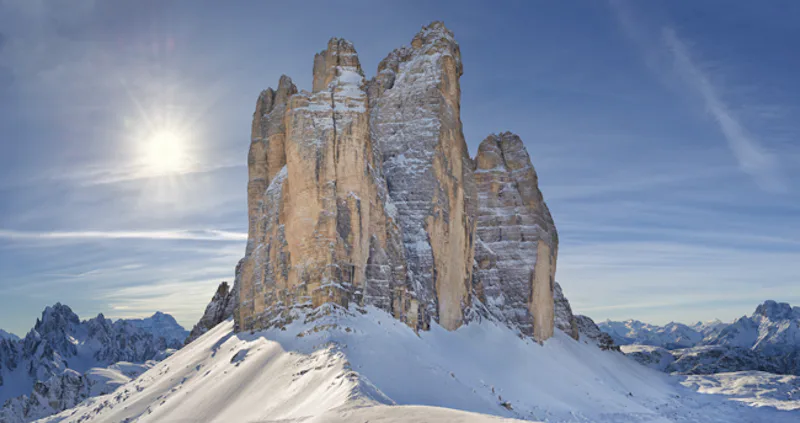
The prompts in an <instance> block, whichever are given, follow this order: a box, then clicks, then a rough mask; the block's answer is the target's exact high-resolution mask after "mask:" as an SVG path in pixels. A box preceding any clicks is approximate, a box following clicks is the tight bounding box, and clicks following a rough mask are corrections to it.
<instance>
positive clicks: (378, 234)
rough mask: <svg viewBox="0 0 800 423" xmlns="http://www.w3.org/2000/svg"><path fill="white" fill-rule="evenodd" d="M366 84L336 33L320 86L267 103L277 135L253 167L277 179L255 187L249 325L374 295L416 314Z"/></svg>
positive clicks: (245, 302) (247, 262)
mask: <svg viewBox="0 0 800 423" xmlns="http://www.w3.org/2000/svg"><path fill="white" fill-rule="evenodd" d="M285 80H288V78H281V84H280V85H279V87H281V88H279V89H278V91H277V93H278V94H280V93H282V92H291V91H293V89H292V88H293V86H291V87H289V88H285V89H282V87H283V86H284V85H287V86H288V84H284V81H285ZM365 85H366V81H365V80H364V77H363V72H362V70H361V66H360V64H359V61H358V56H357V54H356V51H355V48H354V47H353V45H352V44H351V43H350V42H349V41H346V40H340V39H336V38H334V39H331V41H330V42H329V43H328V49H326V50H324V51H322V52H321V53H319V54H318V55H317V57H316V59H315V61H314V92H310V93H309V92H305V91H304V92H300V93H297V94H295V95H292V96H291V97H289V98H288V99H287V100H288V101H287V102H286V104H285V106H283V103H282V102H281V101H279V100H282V101H283V100H284V99H283V97H281V96H279V95H277V94H276V96H275V98H276V100H275V101H274V102H273V103H272V104H270V103H268V102H267V103H265V104H270V105H272V107H273V109H272V111H271V112H270V114H269V115H267V116H263V115H262V116H259V115H258V110H257V115H256V116H255V117H254V120H258V121H259V122H260V123H262V126H260V127H259V128H258V129H259V130H260V133H261V134H275V135H272V137H271V138H269V140H270V141H269V143H268V146H267V147H264V146H263V144H264V142H263V141H261V142H256V141H254V142H253V143H252V144H251V152H250V155H251V160H250V162H249V165H250V168H251V172H250V174H251V175H257V176H259V177H261V175H266V178H263V179H264V180H265V181H266V182H268V183H267V184H265V185H266V186H265V189H262V190H260V191H254V192H251V193H250V194H251V216H250V219H251V224H252V225H253V227H254V229H253V230H252V231H251V232H252V235H251V236H250V237H249V239H248V247H247V252H246V255H245V258H244V260H243V261H242V264H241V271H240V272H239V275H238V276H237V278H238V283H240V284H241V288H240V306H239V311H238V313H237V314H238V315H237V322H238V325H239V327H240V329H244V330H247V329H253V328H260V327H265V326H268V325H270V324H274V323H275V322H283V321H287V320H289V319H290V318H291V311H292V310H293V309H294V308H304V307H310V308H317V307H319V306H321V305H323V304H327V303H331V304H337V305H340V306H342V307H348V305H349V304H350V303H351V302H355V303H356V304H360V305H364V304H371V305H375V306H377V307H380V308H383V309H386V310H388V311H390V312H392V313H394V314H395V316H396V317H398V318H401V319H411V320H414V319H415V317H414V315H415V313H413V312H412V313H407V309H408V308H409V305H410V301H408V296H407V294H406V288H405V284H406V276H405V275H406V269H405V260H404V257H403V249H402V246H401V245H402V244H401V237H400V230H399V228H398V227H397V225H396V223H395V222H394V219H393V218H392V217H391V216H390V214H389V212H387V210H388V211H391V210H392V209H393V208H392V206H391V205H390V204H388V201H389V200H388V196H387V188H386V182H385V181H384V179H383V176H382V173H381V163H380V161H379V160H378V158H379V157H380V155H379V154H377V153H376V152H375V151H373V147H374V143H373V142H372V140H371V138H370V131H369V114H368V101H367V93H366V91H365V90H364V88H365ZM266 92H267V93H270V90H268V91H266ZM265 110H268V109H267V108H265ZM274 113H280V115H279V116H275V117H273V116H272V114H274ZM257 126H258V123H254V127H257ZM273 139H275V140H276V141H272V140H273ZM265 152H266V156H267V157H266V158H264V155H265ZM273 156H274V157H275V158H274V159H272V158H271V157H273ZM252 181H253V179H251V186H252V185H253V184H252Z"/></svg>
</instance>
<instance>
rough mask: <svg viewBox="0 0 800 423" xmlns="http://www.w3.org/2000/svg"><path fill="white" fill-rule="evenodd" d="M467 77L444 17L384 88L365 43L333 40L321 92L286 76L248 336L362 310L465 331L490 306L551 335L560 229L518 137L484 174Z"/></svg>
mask: <svg viewBox="0 0 800 423" xmlns="http://www.w3.org/2000/svg"><path fill="white" fill-rule="evenodd" d="M462 72H463V70H462V65H461V53H460V50H459V47H458V44H457V43H456V42H455V40H454V38H453V34H452V32H450V31H449V30H448V29H447V28H445V27H444V25H443V24H442V23H441V22H434V23H432V24H431V25H429V26H427V27H424V28H423V29H422V31H420V33H419V34H417V35H416V36H415V37H414V38H413V40H412V42H411V45H410V46H406V47H402V48H399V49H397V50H395V51H393V52H392V53H390V54H389V56H387V57H386V58H385V59H384V60H383V61H382V62H381V63H380V65H379V66H378V73H377V75H376V76H375V78H374V79H372V80H371V81H369V82H367V81H365V80H364V73H363V71H362V69H361V64H360V62H359V59H358V55H357V54H356V50H355V48H354V47H353V45H352V44H351V43H350V42H349V41H347V40H342V39H338V38H333V39H331V40H330V41H329V43H328V48H327V49H326V50H323V51H322V52H320V53H319V54H317V55H316V56H315V58H314V65H313V90H312V92H306V91H303V92H299V93H298V92H297V89H296V88H295V86H294V85H293V84H292V82H291V80H290V79H289V78H288V77H282V78H281V81H280V83H279V86H278V89H277V90H272V89H268V90H266V91H264V92H262V93H261V96H260V97H259V100H258V103H257V105H256V113H255V115H254V117H253V136H252V142H251V146H250V155H249V158H248V165H249V175H250V180H249V185H248V207H249V231H248V244H247V250H246V253H245V257H244V259H242V261H241V262H240V265H239V268H238V269H237V277H236V282H235V286H236V287H237V289H238V290H239V291H238V292H239V294H238V305H237V311H236V312H235V313H234V316H235V320H236V327H237V328H238V329H239V330H253V329H259V328H264V327H269V326H272V325H276V324H281V322H285V321H287V320H289V319H291V318H292V317H291V316H292V315H293V312H292V311H293V310H295V309H298V308H310V309H312V308H313V309H316V308H319V307H321V306H323V305H334V306H341V307H345V308H346V307H348V306H349V305H351V304H356V305H374V306H377V307H380V308H382V309H384V310H387V311H389V312H391V313H392V314H393V315H394V316H395V317H397V318H398V319H401V320H403V321H405V322H406V323H407V324H409V325H410V326H412V327H414V328H415V329H423V330H425V329H427V328H428V327H429V325H430V323H431V321H435V322H438V323H439V324H440V325H441V326H443V327H444V328H446V329H450V330H453V329H456V328H458V327H459V326H461V325H462V324H464V323H465V321H466V320H467V319H468V317H467V316H468V314H467V312H468V311H469V310H470V308H471V307H472V306H473V305H478V306H479V304H477V303H478V302H483V303H484V304H485V305H486V306H487V307H486V308H485V309H486V310H489V312H490V314H491V315H492V317H493V318H496V319H498V320H501V321H504V322H507V323H508V324H510V325H513V326H515V327H518V328H519V329H520V330H521V331H522V332H523V333H524V334H526V335H531V336H536V337H537V339H540V340H544V339H546V338H548V337H550V336H551V335H552V333H553V319H554V305H553V294H554V291H553V289H554V288H553V283H554V280H553V278H554V276H555V268H556V263H555V258H556V254H557V248H558V240H557V236H556V231H555V225H554V224H553V221H552V218H551V217H550V213H549V211H548V210H547V207H546V206H545V204H544V201H543V200H542V195H541V192H539V189H538V187H537V179H536V173H535V172H534V171H533V167H532V166H531V165H530V159H529V157H528V154H527V152H525V148H524V146H523V144H522V142H521V141H520V140H519V138H518V137H516V136H515V135H512V134H501V135H499V136H491V137H489V138H488V139H487V140H486V141H484V144H482V145H481V151H480V152H479V154H478V158H477V170H476V163H475V162H473V160H472V159H471V158H470V156H469V151H468V149H467V145H466V142H465V140H464V135H463V132H462V127H461V118H460V97H461V90H460V87H459V78H460V76H461V74H462ZM479 193H480V196H479ZM476 228H477V233H476ZM479 239H480V240H479ZM476 259H478V261H477V264H476ZM473 272H475V273H474V274H473ZM479 308H481V309H484V308H483V307H479Z"/></svg>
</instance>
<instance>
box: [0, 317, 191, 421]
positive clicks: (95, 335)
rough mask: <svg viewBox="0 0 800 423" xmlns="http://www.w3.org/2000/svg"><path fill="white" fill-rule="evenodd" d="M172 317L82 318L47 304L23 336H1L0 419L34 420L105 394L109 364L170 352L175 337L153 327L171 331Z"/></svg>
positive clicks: (162, 356) (144, 358) (145, 359)
mask: <svg viewBox="0 0 800 423" xmlns="http://www.w3.org/2000/svg"><path fill="white" fill-rule="evenodd" d="M173 322H174V319H173V318H172V317H171V316H169V315H164V314H161V313H157V314H156V315H155V316H154V317H153V318H148V319H140V320H136V321H134V323H131V322H129V321H127V320H117V321H111V320H109V319H106V318H105V317H104V316H103V315H102V314H99V315H98V316H97V317H95V318H92V319H88V320H84V321H81V320H80V319H79V318H78V316H77V315H76V314H75V313H74V312H73V311H72V310H71V309H70V308H69V307H68V306H66V305H63V304H60V303H57V304H55V305H54V306H51V307H47V308H45V310H44V311H43V312H42V317H41V318H40V319H37V320H36V324H35V325H34V328H33V329H31V331H30V332H28V334H27V335H26V336H25V338H23V339H20V340H16V341H15V340H8V339H4V340H0V404H3V407H2V409H0V421H2V422H4V423H5V422H9V423H12V422H25V421H30V420H34V419H37V418H41V417H44V416H47V415H50V414H53V413H56V412H59V411H61V410H64V409H66V408H70V407H73V406H75V405H76V404H78V403H79V402H81V401H82V400H84V399H86V398H87V397H89V396H91V395H98V394H101V393H107V392H108V386H110V385H108V384H106V383H105V381H104V379H103V377H102V375H109V374H111V375H113V374H115V373H114V372H115V371H116V370H114V369H113V368H111V369H110V370H109V369H106V368H107V367H108V366H111V365H113V364H115V363H119V362H130V363H146V362H148V361H150V360H160V359H163V358H164V357H166V356H167V355H169V353H170V351H172V350H170V347H171V346H174V345H176V344H175V341H174V340H167V339H166V338H165V337H163V336H156V335H154V334H153V332H158V331H165V332H166V333H168V334H169V333H173V332H174V330H173V329H176V328H174V327H173V325H172V323H173ZM139 325H143V326H144V328H140V327H139ZM175 325H177V323H175ZM178 328H179V329H180V330H183V329H182V328H180V326H178ZM180 344H181V343H180V342H178V343H177V345H180ZM132 366H133V365H132ZM129 368H130V366H129ZM103 369H105V370H103ZM109 372H110V373H109ZM118 373H121V372H118ZM129 373H130V372H129ZM92 375H94V377H93V376H92ZM98 375H100V376H98ZM115 378H116V379H119V377H115ZM103 387H106V388H103Z"/></svg>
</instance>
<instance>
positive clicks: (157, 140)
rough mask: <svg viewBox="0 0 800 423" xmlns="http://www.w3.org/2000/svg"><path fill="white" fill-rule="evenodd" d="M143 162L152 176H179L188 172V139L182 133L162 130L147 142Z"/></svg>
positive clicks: (154, 133) (153, 134) (156, 132)
mask: <svg viewBox="0 0 800 423" xmlns="http://www.w3.org/2000/svg"><path fill="white" fill-rule="evenodd" d="M143 153H144V154H143V156H144V157H142V161H143V163H144V165H145V167H146V169H147V173H148V174H150V175H151V176H161V175H170V174H179V173H183V172H185V171H186V170H187V166H188V156H187V151H186V139H185V137H183V136H182V135H181V134H180V133H178V132H176V131H173V130H169V129H161V130H157V131H154V132H153V133H152V135H151V136H150V137H149V139H148V140H147V141H146V143H145V145H144V149H143Z"/></svg>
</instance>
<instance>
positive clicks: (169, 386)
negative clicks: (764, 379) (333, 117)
mask: <svg viewBox="0 0 800 423" xmlns="http://www.w3.org/2000/svg"><path fill="white" fill-rule="evenodd" d="M317 311H318V313H319V315H317V316H315V318H314V320H313V323H303V322H304V320H306V319H304V318H298V319H295V320H294V321H293V322H292V323H291V324H289V325H287V326H286V327H285V330H281V329H277V328H276V329H270V330H266V331H262V332H255V333H239V334H236V333H233V331H232V329H233V323H232V322H231V321H227V322H224V323H222V324H220V325H218V326H217V327H215V328H214V329H212V330H210V331H209V332H208V333H206V334H205V335H203V336H201V337H200V338H198V339H197V340H196V341H195V342H193V343H191V344H189V345H187V346H186V347H184V349H182V350H180V351H179V352H177V353H176V354H174V355H173V356H171V357H169V358H168V359H166V360H164V361H162V362H161V363H159V364H157V365H155V367H153V368H152V369H150V370H149V371H147V372H146V373H144V374H142V375H141V376H139V377H138V378H136V379H134V380H132V381H131V382H129V383H127V384H125V385H123V386H121V387H120V389H118V390H117V391H116V392H114V393H113V394H111V395H106V396H102V397H96V398H92V399H89V400H88V401H86V402H84V403H83V404H81V405H80V406H78V407H76V408H74V409H72V410H67V411H65V412H63V413H61V414H59V415H56V416H52V417H50V418H47V419H44V420H42V421H44V422H79V421H80V422H109V421H128V422H134V421H135V422H158V421H178V420H182V421H204V422H229V421H237V422H247V421H282V422H300V421H304V422H323V421H325V422H338V421H373V420H375V421H383V422H412V421H414V422H416V421H431V422H445V421H448V422H452V421H461V422H483V421H498V420H497V417H504V418H522V419H526V420H532V421H544V420H546V421H549V422H712V423H713V422H720V423H722V422H726V423H728V422H764V421H770V422H790V421H796V417H797V414H793V413H787V412H780V411H777V410H775V409H773V408H751V407H748V406H747V405H745V404H743V403H740V402H738V401H729V400H727V398H726V397H725V396H723V395H700V394H696V393H694V392H693V391H692V390H690V389H688V388H685V387H683V386H681V385H680V384H679V383H678V380H677V379H675V378H674V377H670V376H668V375H665V374H663V373H659V372H655V371H653V370H651V369H647V368H645V367H643V366H640V365H639V364H637V363H635V362H634V361H632V360H628V359H626V358H625V357H624V356H623V355H621V354H619V353H616V352H612V351H601V350H600V349H598V348H597V347H596V346H594V345H593V344H590V343H585V342H583V341H575V340H574V339H572V338H570V337H568V336H567V335H566V334H564V333H561V332H558V333H556V335H555V336H554V337H553V338H551V339H550V340H548V341H547V342H546V343H545V344H544V345H543V346H542V345H539V344H537V343H535V342H533V341H532V340H530V339H521V338H520V337H519V336H517V334H516V333H515V332H514V331H513V330H511V329H509V328H507V327H505V326H503V325H498V324H495V323H494V322H491V321H488V320H482V321H481V322H479V323H478V322H473V323H471V324H469V325H466V326H463V327H461V328H459V329H458V330H456V331H452V332H449V331H446V330H444V329H442V328H441V327H439V326H438V325H435V324H434V325H432V327H431V330H430V331H428V332H420V333H419V334H417V333H415V332H414V331H413V330H411V329H410V328H408V327H407V326H406V325H405V324H403V323H402V322H400V321H398V320H396V319H394V318H393V317H392V316H390V315H389V314H387V313H385V312H383V311H381V310H379V309H376V308H373V307H370V308H368V309H362V310H359V309H355V308H351V309H350V310H349V311H344V310H341V309H339V308H337V307H335V306H331V307H327V306H326V307H324V308H323V309H319V310H317ZM498 357H502V359H498ZM393 404H395V405H393ZM431 407H441V408H431ZM475 413H479V414H475ZM492 416H495V417H492Z"/></svg>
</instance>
